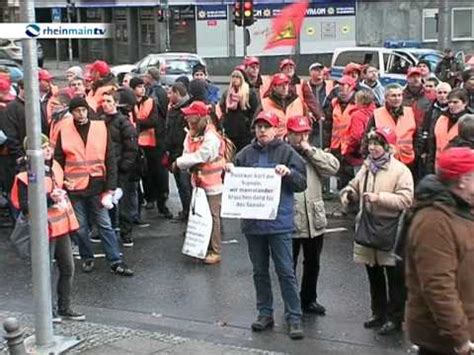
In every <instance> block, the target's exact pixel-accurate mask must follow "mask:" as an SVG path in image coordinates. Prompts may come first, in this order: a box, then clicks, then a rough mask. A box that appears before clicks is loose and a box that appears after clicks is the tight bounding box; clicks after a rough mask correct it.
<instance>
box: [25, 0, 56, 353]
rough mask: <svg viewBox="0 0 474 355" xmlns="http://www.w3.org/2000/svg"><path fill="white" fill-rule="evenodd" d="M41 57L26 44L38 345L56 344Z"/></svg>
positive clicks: (30, 5)
mask: <svg viewBox="0 0 474 355" xmlns="http://www.w3.org/2000/svg"><path fill="white" fill-rule="evenodd" d="M21 16H22V21H23V22H24V23H34V22H35V2H34V0H25V1H22V2H21ZM37 58H38V55H37V53H36V39H33V38H29V39H24V40H23V71H24V78H25V89H26V90H25V117H26V134H27V136H28V147H27V150H26V154H27V158H28V208H29V223H30V237H31V268H32V272H33V298H34V309H35V335H36V338H35V339H36V345H37V346H38V347H39V348H41V347H51V346H52V345H53V344H54V338H53V322H52V314H53V311H52V306H51V271H50V264H49V263H50V262H49V242H48V225H47V221H48V214H47V207H46V192H45V186H44V174H45V169H44V156H43V151H42V149H41V111H40V95H39V83H38V59H37Z"/></svg>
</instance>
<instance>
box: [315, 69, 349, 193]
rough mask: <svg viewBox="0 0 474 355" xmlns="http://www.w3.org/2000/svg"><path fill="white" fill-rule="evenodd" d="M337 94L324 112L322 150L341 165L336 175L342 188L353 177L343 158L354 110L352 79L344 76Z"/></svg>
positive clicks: (339, 81) (339, 186) (347, 163)
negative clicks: (325, 150)
mask: <svg viewBox="0 0 474 355" xmlns="http://www.w3.org/2000/svg"><path fill="white" fill-rule="evenodd" d="M338 83H339V86H338V94H337V97H335V98H333V99H332V101H331V104H330V105H329V107H328V110H327V111H326V120H325V121H324V123H323V125H324V126H323V127H324V148H328V149H329V150H330V151H331V153H333V154H334V155H335V156H336V157H337V158H338V159H339V162H340V163H341V167H340V169H339V173H338V177H339V180H338V188H340V189H341V188H343V187H344V186H346V184H347V183H348V182H349V180H350V179H352V178H353V177H354V172H353V169H352V166H351V165H350V164H349V162H348V161H347V160H346V159H345V158H344V157H343V155H342V153H343V152H344V151H345V150H346V148H347V144H348V141H349V126H350V124H351V115H350V113H351V112H352V110H353V109H355V108H356V104H355V102H354V98H355V88H356V85H357V82H356V80H355V79H354V78H352V77H350V76H348V75H344V76H343V77H342V78H341V79H340V80H338Z"/></svg>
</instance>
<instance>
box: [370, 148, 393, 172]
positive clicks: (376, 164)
mask: <svg viewBox="0 0 474 355" xmlns="http://www.w3.org/2000/svg"><path fill="white" fill-rule="evenodd" d="M389 161H390V153H385V154H384V155H382V156H381V157H379V158H377V159H373V158H372V157H371V156H370V155H369V169H370V171H371V172H372V174H374V175H375V174H377V172H378V171H379V170H380V169H382V167H383V166H384V165H385V164H387V163H388V162H389Z"/></svg>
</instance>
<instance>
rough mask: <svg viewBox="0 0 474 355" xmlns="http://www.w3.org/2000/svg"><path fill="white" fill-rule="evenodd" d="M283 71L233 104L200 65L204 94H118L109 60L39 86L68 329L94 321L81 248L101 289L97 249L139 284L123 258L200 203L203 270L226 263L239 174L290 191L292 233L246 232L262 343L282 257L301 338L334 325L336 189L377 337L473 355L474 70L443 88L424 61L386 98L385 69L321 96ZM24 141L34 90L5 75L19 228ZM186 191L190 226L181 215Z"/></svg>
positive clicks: (125, 86) (9, 170)
mask: <svg viewBox="0 0 474 355" xmlns="http://www.w3.org/2000/svg"><path fill="white" fill-rule="evenodd" d="M278 69H279V70H278V72H277V73H275V74H273V75H271V76H266V75H262V74H261V72H260V60H259V58H256V57H247V58H245V60H244V61H243V63H242V64H241V65H238V66H237V67H235V68H234V70H232V73H231V75H230V80H229V85H228V87H227V88H226V89H225V91H224V92H223V93H222V95H221V94H220V92H219V88H218V87H217V86H216V85H214V84H212V83H211V82H210V80H209V76H208V75H209V73H208V71H207V68H206V67H205V66H204V65H201V64H198V65H196V66H195V67H194V68H193V74H192V75H193V78H192V80H189V78H187V77H185V76H183V77H181V78H178V79H177V80H176V82H175V83H174V84H173V85H171V86H170V87H164V86H162V85H161V84H160V70H159V68H153V67H152V68H149V69H148V70H147V72H146V73H145V74H144V75H136V74H133V73H127V74H126V75H124V76H123V78H122V81H121V82H118V80H117V78H116V77H115V76H114V75H113V74H112V72H111V69H110V67H109V65H108V63H106V62H104V61H101V60H97V61H95V62H94V63H92V64H90V65H87V66H86V67H85V68H82V67H80V66H74V67H71V68H69V69H68V70H67V71H66V77H67V80H68V83H67V86H65V87H58V86H56V85H55V84H54V78H53V76H52V75H51V74H50V73H49V72H48V71H46V70H44V69H41V70H39V72H38V79H39V86H40V87H39V89H40V95H41V96H40V107H41V126H42V133H43V134H42V148H43V152H44V157H45V169H46V172H47V173H46V177H47V178H46V181H45V184H46V191H47V203H48V226H49V238H50V243H51V245H52V248H51V253H52V256H51V257H52V258H53V257H54V258H55V259H56V261H57V265H58V268H59V273H60V275H61V276H60V281H59V283H58V292H57V298H58V308H57V315H58V316H60V317H63V318H67V319H76V320H80V319H84V316H83V315H82V314H80V313H78V312H76V311H74V310H73V309H72V307H71V288H72V279H73V274H74V262H73V259H72V254H73V252H72V250H73V248H75V247H77V249H78V255H79V256H80V259H81V269H82V271H83V272H85V273H90V272H92V271H93V270H94V268H95V264H94V258H95V256H94V248H93V243H102V246H103V250H104V252H105V257H106V259H107V261H108V262H109V264H110V270H111V271H112V272H113V273H114V274H117V275H121V276H132V275H133V274H134V272H133V270H132V269H131V268H130V267H129V266H128V265H127V264H126V263H125V262H124V257H123V254H122V252H121V247H133V245H134V239H133V229H134V228H136V227H140V228H142V227H147V226H148V225H149V223H147V222H145V221H144V220H143V219H142V213H141V212H142V211H141V210H142V207H143V208H145V209H154V208H156V209H157V211H158V213H159V214H160V215H162V216H163V217H164V218H167V219H173V218H175V219H178V220H180V221H183V222H186V221H187V219H188V215H189V210H190V204H191V196H192V191H193V187H196V186H197V187H202V188H203V189H204V190H205V192H206V196H207V199H208V202H209V206H210V210H211V215H212V221H213V228H212V233H211V240H210V243H209V248H208V249H209V250H208V254H207V255H206V256H205V258H204V259H203V262H204V263H205V264H209V265H213V264H218V263H219V262H221V221H220V208H221V196H222V189H223V176H224V174H226V173H231V172H232V169H234V167H238V166H242V167H266V168H274V169H275V171H276V173H277V174H278V175H281V176H282V189H281V197H280V205H279V208H278V213H277V216H276V219H275V220H271V221H262V220H244V221H243V224H242V232H243V233H244V234H245V236H246V239H247V241H248V246H249V256H250V260H251V262H252V266H253V276H254V282H255V290H256V297H257V311H258V318H257V320H256V321H255V322H254V323H252V325H251V327H252V329H253V330H254V331H263V330H266V329H268V328H271V327H272V326H273V324H274V320H273V304H272V303H273V301H272V299H273V298H272V290H271V287H270V284H271V282H270V274H269V258H270V257H271V258H272V259H273V261H274V263H275V266H276V271H277V274H278V277H279V281H280V286H281V291H282V297H283V300H284V303H285V315H286V319H287V322H288V331H289V335H290V337H291V338H292V339H300V338H303V336H304V333H303V329H302V323H301V316H302V313H303V312H304V313H313V314H317V315H324V314H326V309H325V307H324V306H323V305H321V304H320V303H319V302H318V299H317V280H318V276H319V269H320V255H321V252H322V249H323V240H324V233H325V228H326V226H327V220H326V213H325V209H324V201H323V195H324V194H325V193H327V192H328V185H329V184H328V180H329V179H330V177H333V176H336V177H337V186H338V190H339V191H340V197H341V202H342V205H343V207H344V211H350V210H352V211H356V212H357V215H356V218H355V220H356V224H355V236H356V239H355V243H354V261H355V262H357V263H362V264H364V265H365V266H366V271H367V275H368V280H369V285H370V296H371V314H370V317H369V319H368V320H367V321H366V322H364V324H363V325H364V327H366V328H377V329H378V332H379V334H381V335H387V334H392V333H395V332H398V331H400V330H401V329H402V323H403V322H404V320H406V324H407V329H408V330H409V332H410V337H411V339H412V341H413V342H414V343H415V344H417V345H418V346H419V352H420V354H454V353H461V354H467V353H468V352H469V351H470V349H471V346H472V344H471V343H470V339H471V338H472V337H474V331H473V329H474V315H473V314H471V313H472V312H471V308H472V307H474V299H473V298H472V294H473V293H472V292H470V291H471V290H472V289H473V287H474V284H473V283H472V281H471V280H470V279H471V278H470V277H469V270H472V266H473V265H474V259H473V260H471V259H472V256H470V255H469V251H470V250H471V249H472V247H473V246H474V244H473V243H474V242H473V241H474V236H473V234H472V233H473V230H474V228H473V227H474V217H473V207H474V186H473V185H474V155H473V144H474V115H473V110H474V70H472V69H471V70H465V71H463V70H462V68H461V67H460V65H459V63H457V62H456V60H455V59H454V58H453V56H452V51H451V50H446V51H445V57H444V58H443V59H442V61H441V62H440V63H439V64H438V66H437V67H436V69H435V70H434V73H432V72H431V69H432V68H431V67H430V63H429V62H426V61H420V62H419V63H418V65H417V66H416V67H412V68H410V69H409V70H408V72H407V73H406V79H407V85H406V86H405V87H402V86H401V85H399V84H389V85H387V86H385V87H384V86H383V85H382V84H381V82H380V81H379V80H378V72H377V68H375V67H373V66H371V65H365V64H364V63H349V64H348V65H347V66H346V67H345V69H344V72H343V76H342V77H341V78H340V79H338V80H330V79H329V75H328V71H327V69H326V68H325V67H324V66H323V65H322V64H320V63H313V64H312V65H311V66H310V67H309V80H303V79H301V78H300V77H299V76H298V75H297V74H296V63H295V62H294V61H293V60H292V59H284V60H282V61H281V63H280V65H279V68H278ZM12 92H13V93H14V95H12ZM25 126H26V117H25V88H24V84H23V82H22V81H19V82H18V84H17V85H16V87H15V91H12V87H11V82H10V79H9V77H8V74H6V73H4V72H0V159H1V164H0V169H1V171H0V178H1V187H2V191H3V194H4V195H5V196H6V197H7V198H8V201H9V211H10V216H11V220H12V222H13V223H15V222H16V221H17V220H18V218H20V217H23V218H24V217H25V216H26V217H28V202H27V201H28V198H27V185H28V177H27V173H26V169H27V162H25V160H26V159H25V152H26V150H27V149H28V139H27V137H26V128H25ZM170 173H172V174H173V176H174V179H175V181H176V186H177V188H178V193H179V199H180V202H181V205H182V210H181V211H180V212H179V214H178V216H173V214H172V213H171V211H170V210H169V208H168V207H167V202H168V196H169V183H168V182H169V174H170ZM349 207H351V208H349ZM347 213H350V212H347ZM425 230H426V231H425ZM381 235H383V236H384V237H385V238H378V237H380V236H381ZM301 249H302V250H303V257H304V262H303V265H304V268H303V273H302V274H303V275H302V281H301V283H299V282H298V281H297V279H296V271H295V270H296V267H297V265H298V258H299V254H300V250H301ZM269 251H271V252H269ZM288 251H290V253H289V252H288ZM405 273H406V275H407V278H405ZM298 284H300V286H299V290H298ZM407 286H408V288H407ZM407 294H408V296H407ZM407 297H408V301H407ZM443 297H445V298H443ZM405 304H407V305H408V306H407V309H406V310H405ZM55 315H56V314H55ZM473 339H474V338H473ZM448 348H449V349H448Z"/></svg>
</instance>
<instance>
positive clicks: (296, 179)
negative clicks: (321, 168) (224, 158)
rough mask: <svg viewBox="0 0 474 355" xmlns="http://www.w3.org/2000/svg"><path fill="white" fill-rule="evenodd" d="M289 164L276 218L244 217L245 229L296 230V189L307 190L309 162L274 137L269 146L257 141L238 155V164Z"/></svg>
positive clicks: (256, 231) (254, 232) (247, 231)
mask: <svg viewBox="0 0 474 355" xmlns="http://www.w3.org/2000/svg"><path fill="white" fill-rule="evenodd" d="M278 164H284V165H286V166H287V167H288V168H289V169H290V170H291V174H290V175H288V176H284V177H283V178H282V185H281V194H280V204H279V205H278V214H277V218H276V219H275V220H255V219H245V220H242V232H243V233H244V234H249V235H263V234H267V235H268V234H283V233H293V232H294V230H295V226H294V218H293V217H294V196H293V194H294V193H295V192H303V191H304V190H306V167H305V161H304V160H303V159H302V158H301V156H300V155H299V154H298V153H297V152H296V151H295V150H294V149H293V148H292V147H291V146H290V145H289V144H287V143H285V142H283V141H282V140H279V139H274V140H273V141H271V142H270V143H268V144H267V145H266V146H264V147H263V146H261V145H260V144H259V143H258V142H257V141H256V140H254V141H253V142H252V143H251V144H249V145H247V146H246V147H245V148H243V149H242V150H241V151H240V152H239V153H238V154H237V156H236V158H235V165H236V166H242V167H255V168H274V167H275V166H277V165H278Z"/></svg>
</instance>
